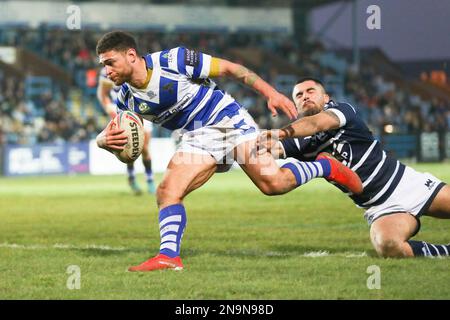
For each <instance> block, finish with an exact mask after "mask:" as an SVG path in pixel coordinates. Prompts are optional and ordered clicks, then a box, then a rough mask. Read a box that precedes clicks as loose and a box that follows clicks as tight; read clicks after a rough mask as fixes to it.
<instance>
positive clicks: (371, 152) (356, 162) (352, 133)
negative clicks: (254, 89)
mask: <svg viewBox="0 0 450 320" xmlns="http://www.w3.org/2000/svg"><path fill="white" fill-rule="evenodd" d="M324 109H325V110H330V111H332V112H334V113H335V114H336V115H337V116H338V117H339V119H340V122H341V125H340V128H338V129H335V130H329V131H324V132H319V133H316V134H315V135H313V136H309V137H302V138H291V139H285V140H282V141H281V144H282V146H283V148H284V151H285V155H286V157H293V158H296V159H299V160H302V161H311V160H314V159H315V157H316V156H317V154H318V153H320V152H322V151H325V152H329V153H331V154H332V155H333V156H335V157H336V159H338V160H339V161H341V162H342V163H343V164H345V165H346V166H347V167H349V168H351V169H352V170H353V171H354V172H356V173H357V174H358V175H359V177H360V178H361V181H362V183H363V187H364V191H363V193H362V194H360V195H350V198H352V200H353V201H354V202H355V203H356V204H357V205H358V206H360V207H362V208H368V207H371V206H376V205H379V204H381V203H383V202H384V201H385V200H386V199H387V198H388V197H389V196H390V195H391V194H392V192H393V191H394V189H395V188H396V187H397V185H398V183H399V181H400V179H401V178H402V176H403V173H404V171H405V165H404V164H402V163H400V162H399V161H398V160H396V159H394V158H392V157H390V156H388V155H387V154H386V152H385V151H383V149H382V148H381V145H380V142H379V141H377V140H375V138H374V137H373V135H372V133H371V132H370V130H369V129H368V128H367V126H366V124H365V123H364V121H363V120H362V119H361V118H360V116H359V114H358V112H357V110H356V109H355V108H354V107H353V106H351V105H350V104H348V103H336V102H334V101H330V102H329V103H328V104H326V105H325V108H324ZM337 187H339V186H337ZM340 189H341V190H343V189H342V188H340ZM343 191H344V190H343Z"/></svg>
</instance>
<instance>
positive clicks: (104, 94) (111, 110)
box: [97, 79, 117, 119]
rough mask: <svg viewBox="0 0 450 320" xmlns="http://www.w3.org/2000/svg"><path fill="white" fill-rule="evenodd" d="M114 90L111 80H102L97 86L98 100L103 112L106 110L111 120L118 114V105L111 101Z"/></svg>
mask: <svg viewBox="0 0 450 320" xmlns="http://www.w3.org/2000/svg"><path fill="white" fill-rule="evenodd" d="M112 88H113V83H112V82H110V81H109V80H104V79H101V80H100V81H99V83H98V86H97V99H98V101H99V102H100V104H101V105H102V107H103V110H105V112H106V113H107V114H109V116H110V117H111V119H114V117H115V116H116V114H117V112H116V109H117V107H116V104H115V103H114V102H113V101H112V100H111V97H110V95H109V93H110V92H111V90H112Z"/></svg>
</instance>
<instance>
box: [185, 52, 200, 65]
mask: <svg viewBox="0 0 450 320" xmlns="http://www.w3.org/2000/svg"><path fill="white" fill-rule="evenodd" d="M199 62H200V58H199V54H198V52H196V51H194V50H190V49H186V50H185V52H184V63H185V64H186V65H187V66H191V67H195V66H198V64H199Z"/></svg>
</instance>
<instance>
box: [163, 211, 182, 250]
mask: <svg viewBox="0 0 450 320" xmlns="http://www.w3.org/2000/svg"><path fill="white" fill-rule="evenodd" d="M185 228H186V210H185V209H184V206H183V205H182V204H174V205H171V206H168V207H165V208H164V209H161V210H160V211H159V234H160V236H161V245H160V247H159V253H162V254H165V255H166V256H169V257H171V258H174V257H177V256H179V255H180V246H181V239H182V238H183V233H184V230H185Z"/></svg>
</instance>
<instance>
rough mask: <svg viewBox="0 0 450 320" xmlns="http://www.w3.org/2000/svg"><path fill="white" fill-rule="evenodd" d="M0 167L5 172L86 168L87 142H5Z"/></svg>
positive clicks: (45, 172) (17, 173) (63, 171)
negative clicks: (9, 143) (19, 143)
mask: <svg viewBox="0 0 450 320" xmlns="http://www.w3.org/2000/svg"><path fill="white" fill-rule="evenodd" d="M3 167H4V170H3V171H4V175H6V176H22V175H48V174H67V173H85V172H89V143H88V142H85V143H65V144H40V145H34V146H11V145H8V146H6V147H5V149H4V153H3Z"/></svg>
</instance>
